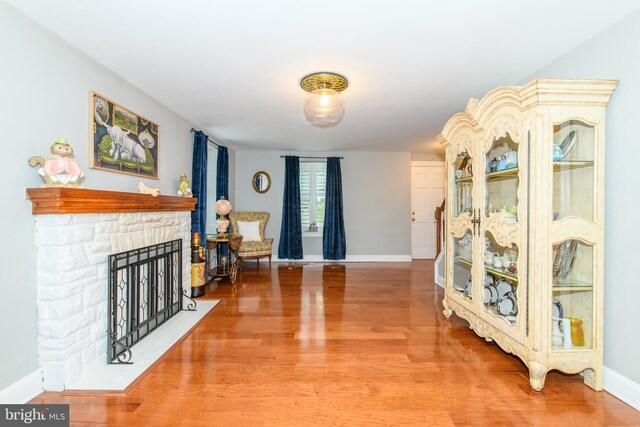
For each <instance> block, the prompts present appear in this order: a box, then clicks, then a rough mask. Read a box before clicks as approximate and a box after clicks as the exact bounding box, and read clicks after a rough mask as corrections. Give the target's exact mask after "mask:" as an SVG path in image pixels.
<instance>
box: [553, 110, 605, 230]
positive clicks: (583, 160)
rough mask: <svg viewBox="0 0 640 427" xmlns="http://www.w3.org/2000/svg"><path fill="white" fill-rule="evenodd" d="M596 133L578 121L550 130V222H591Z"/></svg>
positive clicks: (594, 194) (594, 189)
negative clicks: (566, 218)
mask: <svg viewBox="0 0 640 427" xmlns="http://www.w3.org/2000/svg"><path fill="white" fill-rule="evenodd" d="M594 131H595V129H594V128H593V126H589V125H588V124H586V123H582V122H580V121H578V120H569V121H566V122H564V123H562V124H559V125H556V126H554V127H553V137H554V138H553V139H554V141H553V219H554V220H559V219H562V218H565V217H569V216H576V217H580V218H583V219H585V220H586V221H593V218H594V200H595V199H594V198H595V197H596V188H595V173H594V170H595V169H594V167H595V165H594V135H595V132H594Z"/></svg>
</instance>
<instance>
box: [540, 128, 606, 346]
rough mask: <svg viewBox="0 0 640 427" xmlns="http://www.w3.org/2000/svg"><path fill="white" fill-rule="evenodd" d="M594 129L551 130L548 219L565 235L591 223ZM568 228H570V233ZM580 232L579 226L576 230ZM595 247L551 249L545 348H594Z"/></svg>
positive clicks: (570, 242) (575, 243) (570, 243)
mask: <svg viewBox="0 0 640 427" xmlns="http://www.w3.org/2000/svg"><path fill="white" fill-rule="evenodd" d="M595 135H596V132H595V128H594V127H593V126H591V125H589V124H587V123H584V122H582V121H579V120H567V121H565V122H562V123H560V124H556V125H554V127H553V141H552V142H550V144H551V143H552V144H553V153H552V156H553V159H552V162H553V204H552V206H553V220H554V222H557V221H561V220H566V221H567V222H566V225H562V227H563V229H567V232H568V233H572V232H573V230H575V235H576V236H577V235H580V234H579V233H580V231H579V229H578V228H576V227H577V226H576V224H579V223H582V224H584V225H585V226H587V225H586V224H585V222H586V223H587V224H591V223H593V221H594V219H595V201H596V197H598V194H597V186H596V178H597V177H596V162H595ZM572 227H573V229H572ZM578 227H579V228H582V227H583V225H579V226H578ZM595 253H596V251H595V245H593V244H589V243H587V242H584V241H582V240H578V239H565V240H563V241H561V242H557V243H555V244H553V246H552V259H551V263H552V278H553V285H552V300H551V307H552V311H551V313H552V321H551V348H552V349H553V350H560V351H562V350H579V349H593V348H594V328H595V325H594V308H595V293H594V281H595V278H594V274H595V273H594V271H595V268H594V266H595V264H596V259H595Z"/></svg>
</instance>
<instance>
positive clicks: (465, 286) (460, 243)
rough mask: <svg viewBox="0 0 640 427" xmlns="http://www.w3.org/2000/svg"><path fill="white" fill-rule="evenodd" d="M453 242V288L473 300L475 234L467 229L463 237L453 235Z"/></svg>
mask: <svg viewBox="0 0 640 427" xmlns="http://www.w3.org/2000/svg"><path fill="white" fill-rule="evenodd" d="M451 244H452V248H453V283H452V284H453V289H454V290H455V291H457V292H459V293H460V294H462V295H463V296H464V297H465V298H468V299H469V300H472V299H473V292H472V291H473V280H472V270H471V266H472V262H473V258H472V252H473V234H472V233H471V231H470V230H467V232H466V233H465V234H464V236H462V238H461V239H458V238H457V237H455V236H452V239H451Z"/></svg>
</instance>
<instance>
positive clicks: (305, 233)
mask: <svg viewBox="0 0 640 427" xmlns="http://www.w3.org/2000/svg"><path fill="white" fill-rule="evenodd" d="M318 167H320V168H321V169H325V171H326V169H327V163H326V162H304V161H302V162H300V169H308V170H309V223H312V222H314V221H315V223H316V225H317V226H318V231H309V224H302V237H322V228H323V226H324V223H323V224H318V221H317V218H316V201H317V196H316V170H317V169H318ZM326 197H327V195H326V194H325V203H326Z"/></svg>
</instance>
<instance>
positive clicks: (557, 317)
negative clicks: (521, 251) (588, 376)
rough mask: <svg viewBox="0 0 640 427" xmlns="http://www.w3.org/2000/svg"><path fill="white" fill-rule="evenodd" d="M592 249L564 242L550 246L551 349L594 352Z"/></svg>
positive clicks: (590, 246)
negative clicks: (592, 349) (551, 288)
mask: <svg viewBox="0 0 640 427" xmlns="http://www.w3.org/2000/svg"><path fill="white" fill-rule="evenodd" d="M593 265H594V250H593V246H592V245H588V244H585V243H583V242H580V241H578V240H565V241H562V242H560V243H559V244H557V245H554V246H553V270H552V271H553V299H552V301H551V306H552V307H551V308H552V310H551V313H552V322H551V348H552V349H554V350H560V349H563V350H572V349H581V348H584V349H591V348H593V336H594V333H593V330H594V324H593V308H594V306H593V304H594V292H593V281H594V277H593Z"/></svg>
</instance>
